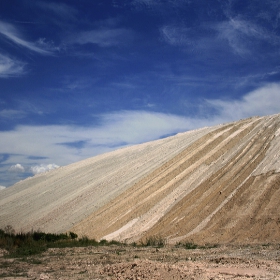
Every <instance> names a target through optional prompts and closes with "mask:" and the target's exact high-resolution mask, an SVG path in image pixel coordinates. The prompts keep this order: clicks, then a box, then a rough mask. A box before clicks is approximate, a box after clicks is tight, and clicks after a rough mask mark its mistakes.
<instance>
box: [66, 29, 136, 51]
mask: <svg viewBox="0 0 280 280" xmlns="http://www.w3.org/2000/svg"><path fill="white" fill-rule="evenodd" d="M132 38H133V33H132V31H131V30H129V29H125V28H101V29H95V30H90V31H84V32H81V33H79V34H76V35H75V36H73V37H72V38H71V39H69V42H70V43H76V44H80V45H84V44H95V45H98V46H100V47H111V46H119V45H124V44H126V43H128V42H129V41H131V39H132Z"/></svg>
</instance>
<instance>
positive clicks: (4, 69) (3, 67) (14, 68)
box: [0, 54, 25, 78]
mask: <svg viewBox="0 0 280 280" xmlns="http://www.w3.org/2000/svg"><path fill="white" fill-rule="evenodd" d="M24 66H25V64H24V63H22V62H20V61H18V60H16V59H12V58H10V57H8V56H4V55H2V54H0V77H2V78H6V77H11V76H19V75H22V74H24Z"/></svg>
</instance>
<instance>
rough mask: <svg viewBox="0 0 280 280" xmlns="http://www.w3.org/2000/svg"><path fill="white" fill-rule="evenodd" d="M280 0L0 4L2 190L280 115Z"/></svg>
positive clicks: (17, 0) (18, 0) (16, 1)
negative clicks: (222, 126) (95, 159)
mask: <svg viewBox="0 0 280 280" xmlns="http://www.w3.org/2000/svg"><path fill="white" fill-rule="evenodd" d="M279 27H280V2H279V1H278V0H277V1H276V0H266V1H262V0H252V1H249V0H248V1H246V0H242V1H239V0H207V1H206V0H184V1H183V0H165V1H163V0H132V1H126V0H122V1H117V0H111V1H104V0H102V1H101V0H100V1H98V0H96V1H90V0H79V1H74V0H67V1H66V0H64V1H63V0H61V1H43V0H42V1H40V0H38V1H37V0H36V1H30V0H9V1H1V2H0V186H6V187H7V186H10V185H12V184H14V183H16V182H17V181H19V180H22V179H24V178H26V177H28V176H33V175H34V174H37V173H40V172H44V171H47V170H50V169H53V168H57V167H59V166H62V165H67V164H70V163H72V162H76V161H79V160H82V159H85V158H89V157H92V156H95V155H97V154H101V153H104V152H108V151H112V150H115V149H118V148H121V147H125V146H128V145H134V144H138V143H143V142H147V141H151V140H155V139H159V138H162V137H166V136H168V135H173V134H176V133H178V132H182V131H187V130H190V129H196V128H200V127H204V126H211V125H215V124H219V123H225V122H229V121H234V120H239V119H241V118H246V117H251V116H255V115H259V116H263V115H269V114H274V113H279V112H280V29H279Z"/></svg>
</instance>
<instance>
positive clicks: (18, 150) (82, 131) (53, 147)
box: [0, 83, 280, 174]
mask: <svg viewBox="0 0 280 280" xmlns="http://www.w3.org/2000/svg"><path fill="white" fill-rule="evenodd" d="M203 106H204V108H202V110H201V112H202V113H201V116H198V117H192V116H178V115H172V114H164V113H159V112H148V111H120V112H113V113H109V114H103V115H101V116H99V117H100V122H99V125H98V126H92V127H77V126H70V125H52V126H51V125H49V126H27V125H26V126H18V127H16V129H15V130H13V131H1V132H0V154H8V155H9V158H8V159H7V160H6V162H5V163H6V164H11V165H13V166H12V167H11V168H10V169H9V171H14V172H23V171H24V170H25V171H26V172H27V171H28V172H29V171H31V172H32V173H33V174H37V173H39V172H44V171H46V170H50V169H53V168H55V167H57V166H58V165H59V166H62V165H66V164H70V163H72V162H77V161H79V160H82V159H85V158H89V157H92V156H95V155H97V154H100V153H104V152H109V151H112V150H115V149H117V148H120V147H123V146H126V145H134V144H137V143H143V142H147V141H151V140H155V139H158V138H160V137H162V136H163V135H169V134H173V133H177V132H181V131H187V130H192V129H196V128H200V127H204V126H212V125H215V124H219V123H225V122H229V121H234V120H238V119H242V118H246V117H251V116H255V115H260V116H263V115H270V114H275V113H279V112H280V83H279V84H269V85H266V86H263V87H262V88H259V89H257V90H255V91H252V92H250V93H248V94H247V95H245V96H244V97H243V98H241V99H239V100H206V101H205V103H204V105H203ZM203 111H206V112H207V111H208V112H209V111H210V112H213V111H215V115H213V114H212V115H209V114H208V117H207V118H205V117H204V114H203ZM81 143H82V145H80V144H81ZM35 157H37V158H36V163H35V164H36V165H34V158H35ZM15 162H21V164H22V165H21V164H14V163H15ZM50 162H55V163H56V164H49V163H50ZM23 166H25V167H26V168H24V167H23ZM27 166H31V167H32V168H27ZM0 171H2V172H3V171H5V170H3V168H2V170H1V168H0Z"/></svg>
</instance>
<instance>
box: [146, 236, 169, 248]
mask: <svg viewBox="0 0 280 280" xmlns="http://www.w3.org/2000/svg"><path fill="white" fill-rule="evenodd" d="M166 243H167V242H166V239H165V238H163V237H162V236H160V235H153V236H150V237H148V238H146V240H145V241H144V242H143V241H141V245H142V246H155V247H164V246H165V245H166Z"/></svg>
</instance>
